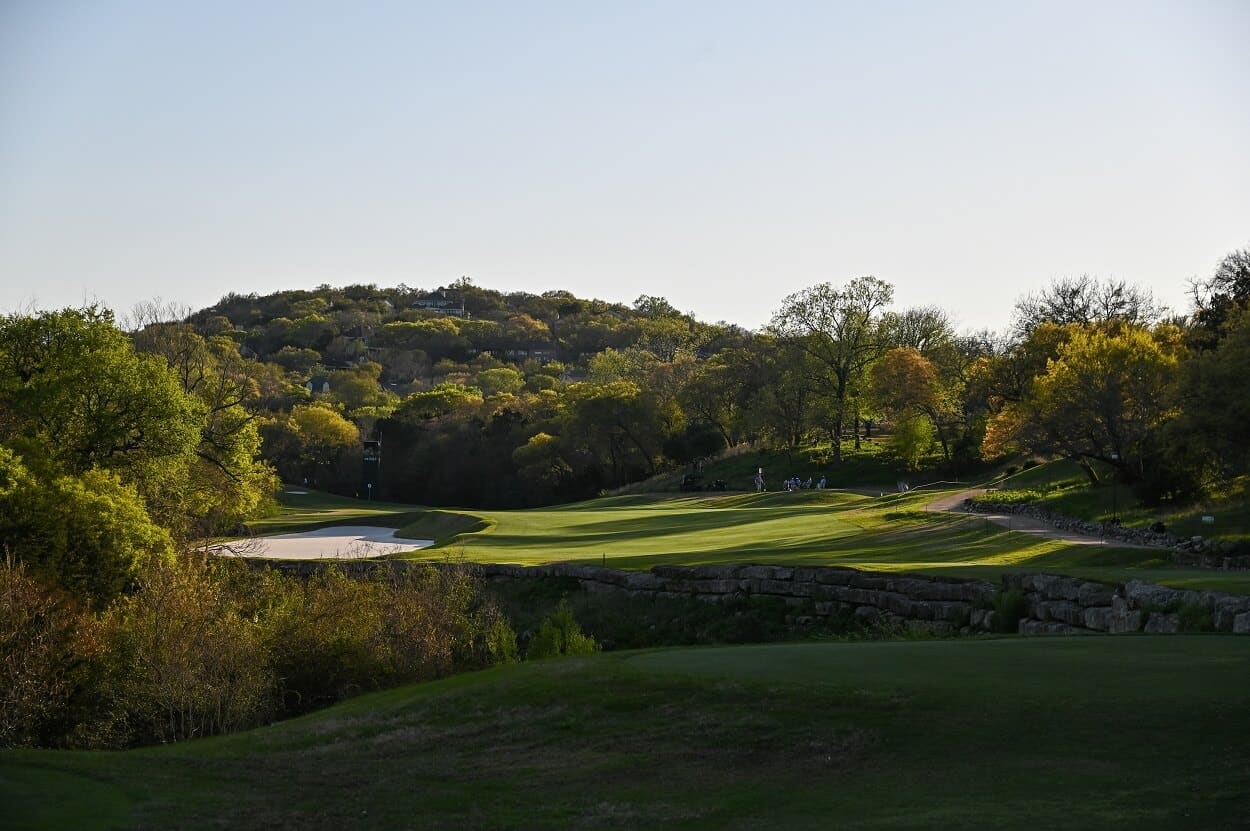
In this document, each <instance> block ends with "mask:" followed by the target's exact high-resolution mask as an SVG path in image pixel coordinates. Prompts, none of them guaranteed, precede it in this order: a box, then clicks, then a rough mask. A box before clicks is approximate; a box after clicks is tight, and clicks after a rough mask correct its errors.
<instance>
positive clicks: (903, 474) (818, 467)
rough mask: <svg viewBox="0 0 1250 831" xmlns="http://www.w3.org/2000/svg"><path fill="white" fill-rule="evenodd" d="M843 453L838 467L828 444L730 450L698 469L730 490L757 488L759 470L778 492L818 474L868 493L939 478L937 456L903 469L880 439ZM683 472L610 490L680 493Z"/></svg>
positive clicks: (832, 482) (844, 445)
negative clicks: (787, 483)
mask: <svg viewBox="0 0 1250 831" xmlns="http://www.w3.org/2000/svg"><path fill="white" fill-rule="evenodd" d="M842 452H843V454H844V456H843V459H842V462H841V463H840V464H834V463H833V461H832V460H833V449H832V446H831V445H830V444H827V443H826V444H812V445H806V446H803V447H799V448H795V449H793V450H747V449H745V448H734V449H732V450H729V451H727V452H725V454H724V455H723V456H721V457H719V458H715V459H712V460H709V461H707V462H705V463H704V465H703V468H702V470H701V472H702V474H703V477H704V481H705V482H711V481H712V480H714V479H721V480H723V481H724V482H725V484H726V485H727V487H728V488H729V490H731V491H753V490H755V484H754V482H755V472H756V471H757V470H758V469H760V468H763V469H764V479H765V481H766V482H767V484H768V486H769V487H771V488H773V489H774V490H777V489H779V488H780V487H781V483H782V481H783V480H785V479H789V478H790V477H792V476H798V477H799V478H801V479H803V480H806V479H808V477H811V478H812V479H813V480H814V481H818V480H819V479H820V477H821V476H824V477H825V478H826V480H827V482H826V484H827V485H828V486H829V487H831V488H854V489H861V490H865V491H869V492H876V491H882V490H893V489H894V487H895V484H896V483H897V482H898V481H899V480H900V479H901V480H905V481H907V482H910V483H912V484H918V483H923V482H932V481H934V480H936V479H939V478H941V477H940V476H939V474H937V473H935V472H934V468H935V466H936V465H937V463H938V462H940V461H941V459H940V458H938V457H934V458H931V459H929V460H927V461H928V462H929V466H928V467H927V468H926V469H924V470H921V471H908V470H905V469H904V467H903V466H902V464H901V463H899V462H898V460H897V459H895V458H893V457H892V456H890V455H889V454H888V453H886V452H885V444H884V440H883V439H881V438H880V437H877V438H874V439H872V440H870V441H864V442H863V443H862V444H861V446H860V449H859V450H858V451H857V450H855V446H854V443H853V442H850V441H845V442H843V443H842ZM684 473H685V471H684V470H681V471H673V472H670V473H665V474H661V475H659V476H656V477H653V478H651V479H647V480H645V481H643V482H636V483H634V484H631V485H626V486H625V487H622V488H618V489H617V490H615V491H613V493H614V494H626V493H655V492H674V491H677V490H678V485H679V484H680V482H681V479H682V476H683V475H684Z"/></svg>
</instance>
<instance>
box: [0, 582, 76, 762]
mask: <svg viewBox="0 0 1250 831" xmlns="http://www.w3.org/2000/svg"><path fill="white" fill-rule="evenodd" d="M90 623H91V621H90V618H89V617H88V616H87V615H86V614H85V613H83V611H82V610H81V609H79V608H78V607H77V605H76V604H75V603H74V602H73V600H72V599H71V598H70V597H69V596H67V595H65V594H64V593H62V592H60V591H58V590H56V589H54V588H52V587H50V586H48V585H46V584H45V583H44V582H43V581H41V580H40V579H38V578H37V577H35V576H34V575H32V574H30V572H29V570H28V569H27V567H26V565H25V564H24V563H20V562H17V561H15V560H14V559H13V558H12V557H6V558H5V559H4V560H3V561H0V747H14V746H21V745H31V744H51V743H55V741H56V740H57V738H58V737H59V734H60V733H63V732H64V731H65V729H66V728H67V725H66V722H67V721H68V720H69V719H68V714H69V709H70V704H71V701H72V700H73V699H74V697H75V694H76V692H77V690H78V689H79V688H80V687H81V686H82V685H83V684H84V682H85V681H86V680H87V679H88V677H89V667H90V664H91V662H92V660H93V659H95V658H96V657H97V655H98V653H99V649H98V648H97V644H96V642H95V641H94V639H93V638H92V637H91V636H92V634H93V632H92V627H91V625H90Z"/></svg>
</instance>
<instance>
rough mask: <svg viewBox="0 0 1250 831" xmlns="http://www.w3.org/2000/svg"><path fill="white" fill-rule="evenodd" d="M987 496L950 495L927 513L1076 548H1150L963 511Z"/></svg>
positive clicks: (928, 507) (1018, 519) (972, 493)
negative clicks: (984, 522) (969, 503)
mask: <svg viewBox="0 0 1250 831" xmlns="http://www.w3.org/2000/svg"><path fill="white" fill-rule="evenodd" d="M983 493H985V488H976V489H974V490H968V491H960V492H959V493H953V494H948V495H946V496H943V497H940V498H938V499H935V500H933V501H932V502H930V503H929V504H927V505H925V506H924V507H925V510H926V511H934V512H936V513H948V514H962V515H963V516H970V517H977V518H980V519H985V520H987V521H989V522H992V523H994V524H995V525H1001V526H1002V527H1004V528H1006V529H1008V530H1010V531H1015V532H1017V533H1020V534H1028V535H1029V536H1033V537H1040V538H1042V539H1048V540H1059V541H1060V542H1066V543H1071V544H1073V545H1115V546H1119V547H1120V548H1149V547H1150V546H1144V545H1133V544H1131V543H1127V542H1122V541H1120V540H1107V539H1105V538H1103V537H1095V536H1091V535H1089V534H1078V533H1075V532H1073V531H1061V530H1060V529H1058V528H1056V527H1055V526H1053V525H1050V524H1048V523H1045V522H1042V521H1041V520H1040V519H1034V518H1033V517H1027V516H1019V515H1017V514H984V513H981V512H980V511H977V512H975V513H974V512H972V511H965V510H964V508H963V504H964V500H965V499H971V498H972V497H974V496H980V495H981V494H983Z"/></svg>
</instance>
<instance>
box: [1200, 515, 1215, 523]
mask: <svg viewBox="0 0 1250 831" xmlns="http://www.w3.org/2000/svg"><path fill="white" fill-rule="evenodd" d="M1202 524H1203V525H1214V524H1215V517H1213V516H1211V515H1210V514H1207V515H1205V516H1203V518H1202Z"/></svg>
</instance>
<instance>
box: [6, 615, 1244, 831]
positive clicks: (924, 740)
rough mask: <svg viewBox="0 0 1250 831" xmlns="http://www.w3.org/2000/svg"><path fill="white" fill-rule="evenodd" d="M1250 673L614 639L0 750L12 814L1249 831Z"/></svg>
mask: <svg viewBox="0 0 1250 831" xmlns="http://www.w3.org/2000/svg"><path fill="white" fill-rule="evenodd" d="M1248 684H1250V642H1247V641H1245V640H1242V639H1240V638H1232V637H1213V636H1207V637H1184V636H1172V637H1089V638H1052V639H1044V638H1038V639H1016V638H1011V639H1000V640H989V639H961V640H955V641H929V642H877V643H847V644H836V643H831V644H778V645H769V646H756V647H735V648H713V649H681V650H663V651H654V652H644V653H615V654H609V655H599V656H595V657H593V658H588V659H576V660H565V661H554V662H538V663H533V664H526V665H520V666H513V667H504V668H498V669H495V670H490V671H487V672H483V673H476V674H472V675H465V676H459V677H455V678H451V679H447V680H445V681H440V682H435V683H430V684H424V685H419V686H415V687H407V688H404V689H400V690H394V691H390V692H386V693H380V694H374V695H369V696H362V697H361V698H358V699H355V700H353V701H350V702H347V703H346V704H344V705H340V706H338V707H334V708H332V709H330V710H326V711H323V712H321V713H318V714H315V715H312V716H309V717H305V718H302V719H298V720H295V721H291V722H287V723H284V724H280V725H276V726H274V727H270V728H265V729H261V730H256V731H252V732H249V733H245V734H240V735H236V736H231V737H226V738H222V739H213V740H206V741H197V742H189V743H183V744H179V745H173V746H166V747H160V748H149V749H143V750H136V751H128V752H124V753H69V752H49V751H42V752H29V751H27V752H6V753H0V804H2V805H4V807H5V810H4V811H2V812H0V827H3V828H14V829H16V828H22V829H40V828H61V827H74V828H77V829H82V830H83V831H91V829H105V828H161V829H198V828H218V829H232V828H277V829H286V828H291V829H294V828H300V829H311V830H312V831H317V829H336V831H337V829H340V828H379V829H389V828H396V829H399V828H430V829H451V828H480V829H493V828H535V829H548V828H550V829H556V828H601V827H626V828H642V827H656V828H660V827H662V828H676V829H710V828H739V829H753V828H813V829H816V828H821V829H823V828H829V827H837V828H847V829H882V828H889V829H920V828H935V827H942V828H966V827H977V828H996V829H1016V828H1020V829H1035V828H1038V827H1045V828H1055V829H1075V828H1169V829H1188V828H1194V829H1232V828H1240V827H1244V821H1245V794H1246V793H1247V791H1248V789H1250V708H1246V707H1245V706H1244V705H1245V700H1246V699H1245V696H1246V693H1245V690H1246V689H1247V686H1248ZM65 818H70V820H69V824H67V822H66V819H65Z"/></svg>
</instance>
